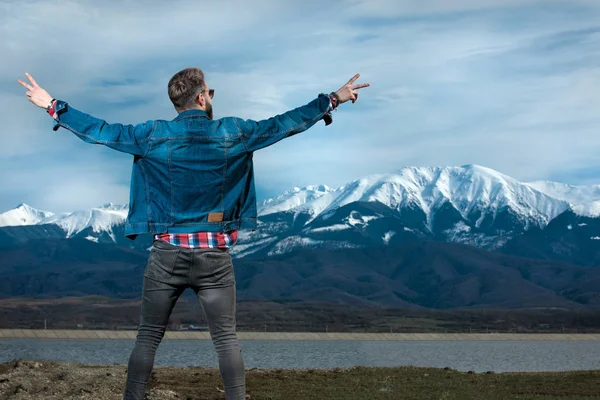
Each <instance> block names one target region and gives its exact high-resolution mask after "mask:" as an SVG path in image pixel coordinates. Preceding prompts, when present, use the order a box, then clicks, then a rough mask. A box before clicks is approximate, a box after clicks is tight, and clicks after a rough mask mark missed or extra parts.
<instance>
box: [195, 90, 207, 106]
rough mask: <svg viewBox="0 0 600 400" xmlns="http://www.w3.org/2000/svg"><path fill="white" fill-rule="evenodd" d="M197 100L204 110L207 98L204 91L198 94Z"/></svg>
mask: <svg viewBox="0 0 600 400" xmlns="http://www.w3.org/2000/svg"><path fill="white" fill-rule="evenodd" d="M196 102H197V103H198V105H199V106H200V108H202V109H203V110H204V108H205V107H206V99H205V98H204V96H202V93H200V94H199V95H198V97H197V98H196Z"/></svg>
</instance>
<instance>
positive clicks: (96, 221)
mask: <svg viewBox="0 0 600 400" xmlns="http://www.w3.org/2000/svg"><path fill="white" fill-rule="evenodd" d="M128 210H129V208H128V206H127V205H114V204H112V203H107V204H105V205H103V206H102V207H97V208H91V209H89V210H79V211H75V212H72V213H61V214H56V215H53V216H51V217H48V218H46V219H44V220H42V221H40V222H38V224H39V225H43V224H55V225H58V226H60V227H61V228H63V229H64V231H65V232H66V234H67V238H69V237H72V236H74V235H77V234H79V233H81V232H83V231H85V230H89V229H91V232H90V233H102V232H106V233H108V234H109V235H110V236H112V234H113V232H112V231H113V228H114V227H115V226H118V225H122V224H123V223H124V222H125V219H126V218H127V212H128ZM91 237H95V236H91ZM90 240H92V239H90ZM113 241H115V238H114V237H113Z"/></svg>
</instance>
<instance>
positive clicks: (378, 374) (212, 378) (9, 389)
mask: <svg viewBox="0 0 600 400" xmlns="http://www.w3.org/2000/svg"><path fill="white" fill-rule="evenodd" d="M125 378H126V366H124V365H108V366H106V365H105V366H91V365H82V364H77V363H65V362H51V361H23V360H17V361H11V362H8V363H5V364H0V400H4V399H6V400H9V399H10V400H29V399H47V400H59V399H60V400H75V399H90V400H91V399H94V400H121V396H122V391H123V388H124V384H125ZM246 385H247V391H248V393H250V394H251V399H252V400H276V399H286V400H287V399H290V400H293V399H308V400H316V399H319V400H321V399H335V400H341V399H361V400H362V399H365V400H371V399H394V400H396V399H406V400H421V399H423V400H425V399H427V400H429V399H435V400H470V399H473V400H512V399H520V400H554V399H556V400H558V399H560V400H584V399H585V400H590V399H600V371H578V372H564V373H512V374H494V373H485V374H475V373H470V372H459V371H455V370H452V369H448V368H446V369H435V368H413V367H398V368H368V367H354V368H348V369H341V368H339V369H333V370H310V369H309V370H286V369H275V370H259V369H249V370H247V372H246ZM146 399H147V400H163V399H164V400H169V399H182V400H200V399H202V400H214V399H219V400H222V399H224V395H223V392H222V384H221V379H220V376H219V372H218V370H216V369H211V368H197V367H155V369H154V372H153V373H152V378H151V379H150V381H149V384H148V391H147V394H146Z"/></svg>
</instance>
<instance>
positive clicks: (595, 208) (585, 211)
mask: <svg viewBox="0 0 600 400" xmlns="http://www.w3.org/2000/svg"><path fill="white" fill-rule="evenodd" d="M572 210H573V212H574V213H575V214H577V215H579V216H580V217H588V218H598V217H600V201H594V202H591V203H587V204H579V205H576V206H573V207H572ZM583 225H585V224H583ZM580 226H581V224H580Z"/></svg>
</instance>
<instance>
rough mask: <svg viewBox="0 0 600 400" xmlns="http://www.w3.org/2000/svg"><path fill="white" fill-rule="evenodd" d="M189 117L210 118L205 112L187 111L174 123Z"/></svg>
mask: <svg viewBox="0 0 600 400" xmlns="http://www.w3.org/2000/svg"><path fill="white" fill-rule="evenodd" d="M189 117H204V118H208V114H207V113H206V112H205V111H203V110H185V111H182V112H180V113H179V115H178V116H177V117H176V118H175V119H174V120H173V121H179V120H180V119H183V118H189Z"/></svg>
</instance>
